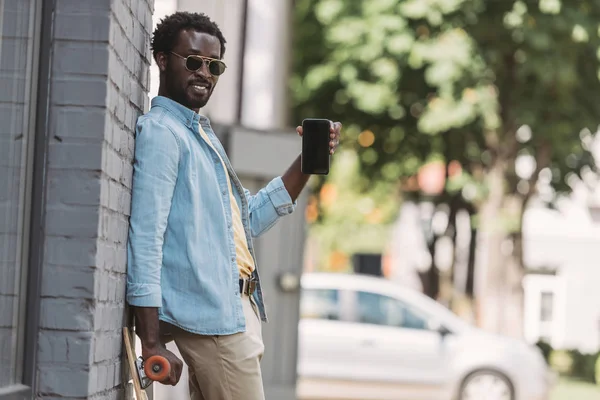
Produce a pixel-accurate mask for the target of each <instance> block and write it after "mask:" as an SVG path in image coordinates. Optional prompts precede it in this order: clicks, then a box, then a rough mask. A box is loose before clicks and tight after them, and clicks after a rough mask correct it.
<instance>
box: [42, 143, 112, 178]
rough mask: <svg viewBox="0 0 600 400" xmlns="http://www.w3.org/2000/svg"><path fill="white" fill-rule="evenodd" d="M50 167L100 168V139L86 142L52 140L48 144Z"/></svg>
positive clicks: (95, 169)
mask: <svg viewBox="0 0 600 400" xmlns="http://www.w3.org/2000/svg"><path fill="white" fill-rule="evenodd" d="M49 149H50V155H49V157H48V164H49V166H50V168H68V169H72V168H77V169H82V170H86V169H87V170H94V171H98V170H100V169H101V168H102V141H100V140H94V141H92V140H89V141H88V142H87V143H69V142H66V141H63V142H53V143H50V145H49Z"/></svg>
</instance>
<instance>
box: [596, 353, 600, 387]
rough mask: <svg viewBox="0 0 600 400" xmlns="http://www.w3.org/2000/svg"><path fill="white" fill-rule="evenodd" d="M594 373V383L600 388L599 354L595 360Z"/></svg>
mask: <svg viewBox="0 0 600 400" xmlns="http://www.w3.org/2000/svg"><path fill="white" fill-rule="evenodd" d="M595 371H596V373H595V378H596V383H597V384H598V385H599V386H600V353H599V354H598V357H597V358H596V369H595Z"/></svg>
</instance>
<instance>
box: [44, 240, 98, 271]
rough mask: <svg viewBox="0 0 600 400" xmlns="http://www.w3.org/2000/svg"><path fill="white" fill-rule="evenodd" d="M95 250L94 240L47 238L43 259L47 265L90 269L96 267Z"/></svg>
mask: <svg viewBox="0 0 600 400" xmlns="http://www.w3.org/2000/svg"><path fill="white" fill-rule="evenodd" d="M97 248H98V244H97V241H96V239H90V238H88V239H85V238H80V237H76V238H64V237H57V236H48V237H47V238H46V246H45V259H46V262H47V263H49V264H54V265H61V266H64V267H68V266H71V267H82V266H84V267H91V266H95V265H96V251H97Z"/></svg>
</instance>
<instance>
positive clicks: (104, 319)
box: [94, 303, 125, 334]
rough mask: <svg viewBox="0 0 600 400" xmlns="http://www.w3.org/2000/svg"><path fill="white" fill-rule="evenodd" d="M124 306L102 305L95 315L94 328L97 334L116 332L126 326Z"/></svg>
mask: <svg viewBox="0 0 600 400" xmlns="http://www.w3.org/2000/svg"><path fill="white" fill-rule="evenodd" d="M124 316H125V310H124V304H119V305H112V304H108V303H104V304H103V303H100V304H98V305H97V307H96V312H95V313H94V327H95V328H96V329H95V331H96V334H98V332H108V331H116V330H118V329H120V328H121V327H122V326H125V324H124V322H125V318H124Z"/></svg>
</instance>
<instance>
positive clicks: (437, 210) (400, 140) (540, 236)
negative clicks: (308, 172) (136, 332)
mask: <svg viewBox="0 0 600 400" xmlns="http://www.w3.org/2000/svg"><path fill="white" fill-rule="evenodd" d="M178 10H181V11H193V12H204V13H207V14H208V15H209V16H210V17H211V18H212V19H214V20H215V21H216V22H217V23H218V24H219V26H220V27H221V29H222V30H223V32H224V34H225V37H226V38H227V41H228V45H227V53H226V56H225V62H226V63H227V65H228V69H227V73H226V74H225V75H223V76H222V77H221V79H220V81H219V86H218V88H217V89H216V91H215V94H214V95H213V98H212V99H211V102H210V103H209V104H208V105H207V107H206V108H205V109H203V110H202V111H201V112H202V113H203V114H206V115H207V116H208V117H209V118H211V120H212V122H213V125H214V128H215V131H216V133H217V134H218V136H219V138H220V139H221V140H222V142H223V143H224V147H225V148H226V150H227V152H228V154H229V156H230V158H231V159H232V163H233V165H234V168H235V169H236V170H237V171H238V174H239V176H240V178H241V180H242V182H243V184H244V186H245V187H247V188H248V189H250V190H251V191H253V192H254V191H256V190H258V189H259V188H261V187H262V186H263V185H264V184H265V183H266V182H268V180H270V178H271V177H272V176H275V175H278V174H281V173H283V172H284V171H285V168H287V166H288V165H289V163H290V162H291V161H292V160H293V159H294V158H295V157H296V156H297V154H298V153H299V151H300V149H301V145H300V144H301V142H300V139H299V138H298V137H297V135H296V133H295V132H294V128H295V127H296V126H297V125H299V124H301V122H302V120H303V119H304V118H327V119H331V120H334V121H341V122H342V123H343V125H344V129H343V132H342V138H341V144H340V148H339V149H338V151H337V153H336V154H335V156H334V157H333V158H332V168H331V172H330V174H329V175H327V176H324V177H317V176H315V177H313V178H311V180H310V181H309V188H308V190H307V191H305V192H304V193H303V195H302V197H301V198H300V199H299V203H298V208H297V211H296V213H295V214H294V215H293V216H291V217H289V218H286V219H284V220H283V221H282V222H281V223H280V224H278V225H277V226H275V227H274V228H273V229H272V230H271V231H269V232H268V233H267V234H266V235H265V236H264V237H262V238H260V239H259V240H257V241H256V248H257V256H258V260H259V262H260V268H261V277H262V279H263V281H264V284H263V286H264V287H265V291H266V301H267V303H268V304H267V310H268V313H269V315H270V323H269V324H265V325H264V326H263V329H264V340H265V344H266V348H267V351H266V353H265V357H264V359H263V365H262V368H263V378H264V382H265V390H266V394H267V399H275V400H285V399H305V400H308V399H313V400H317V399H322V400H323V399H335V400H342V399H356V400H367V399H373V400H383V399H389V400H418V399H428V400H565V399H577V400H594V399H600V264H599V260H600V185H599V183H600V175H599V174H598V172H599V171H598V167H597V162H598V160H600V137H599V136H598V130H599V126H600V101H598V96H599V95H600V22H599V21H600V3H598V2H597V1H596V0H568V1H567V0H287V1H282V0H204V1H196V0H155V1H147V0H131V1H123V0H113V1H92V0H82V1H78V2H76V1H69V0H57V1H55V0H51V1H50V0H49V1H47V2H41V1H34V0H27V1H17V0H4V1H3V0H0V32H1V34H2V36H0V84H2V85H4V86H0V89H1V91H0V111H2V112H3V114H0V115H1V116H2V124H1V125H2V126H3V128H2V130H0V143H1V147H0V155H2V158H1V159H0V182H3V183H2V187H5V188H7V190H4V191H2V189H0V207H1V208H0V217H1V218H0V266H1V267H2V269H0V316H1V317H2V319H1V320H0V335H2V336H0V337H1V338H2V343H0V358H1V359H2V361H3V362H2V365H0V370H2V368H4V370H2V371H3V373H2V374H1V376H0V399H4V398H14V397H9V396H11V393H13V392H11V391H10V390H15V391H16V390H17V389H18V390H22V388H21V386H19V385H20V384H21V383H23V384H24V385H26V386H27V385H29V386H31V387H33V388H36V387H37V389H36V390H37V393H38V394H39V396H38V397H39V398H43V397H44V396H52V397H53V398H87V397H88V396H93V395H96V396H99V395H102V393H104V394H106V393H116V394H115V397H114V398H131V394H130V392H131V388H130V386H128V385H127V384H126V383H127V382H128V380H129V377H128V375H127V373H126V372H124V371H126V368H122V366H121V365H124V362H123V354H122V353H121V352H120V349H121V345H122V340H121V337H120V331H119V330H120V328H121V326H123V325H126V324H128V323H130V322H131V320H130V319H128V318H129V317H128V314H127V310H126V307H125V305H124V301H123V299H124V271H125V257H124V255H125V246H124V243H125V237H124V236H123V234H124V232H126V231H127V230H126V229H127V215H128V210H127V209H128V207H129V202H130V196H129V193H130V182H129V179H130V177H131V160H132V156H133V153H132V151H133V145H134V137H133V134H132V126H133V121H135V118H136V117H137V116H138V115H139V114H140V113H142V112H144V111H147V109H148V106H149V100H150V99H151V98H152V97H154V96H156V94H157V91H158V70H157V67H156V65H155V64H154V61H153V60H151V56H150V52H149V47H148V43H149V36H150V33H151V32H152V30H153V28H155V27H156V25H157V23H159V22H160V20H161V18H163V17H164V16H166V15H168V14H171V13H173V12H175V11H178ZM75 21H77V23H75ZM144 41H145V42H144ZM122 43H125V44H122ZM144 43H145V44H144ZM90 46H91V47H90ZM44 49H45V50H44ZM90 49H91V50H90ZM53 54H56V55H57V56H56V57H55V58H53V57H54V56H53ZM129 54H134V56H130V55H129ZM82 60H92V61H93V63H92V64H93V65H94V68H92V69H90V67H89V65H87V63H85V62H83V63H82ZM148 68H149V70H148ZM115 71H116V72H115ZM148 71H149V72H148ZM44 79H46V80H44ZM129 81H131V83H129ZM38 86H39V87H38ZM4 88H6V90H4ZM94 93H100V95H98V96H96V95H94ZM146 94H148V95H147V96H146ZM28 110H29V111H28ZM119 110H123V111H122V112H121V111H119ZM46 113H48V114H46ZM121 114H122V115H121ZM40 121H41V122H40ZM7 127H8V128H7ZM93 127H98V132H96V131H94V130H93ZM5 128H6V129H5ZM46 132H50V133H48V134H47V133H46ZM82 132H84V133H83V134H82ZM13 136H14V137H13ZM48 160H49V161H48ZM96 161H97V162H96ZM46 163H47V164H46ZM46 165H48V166H49V169H48V170H46V169H45V166H46ZM47 174H49V175H47ZM44 182H46V183H44ZM45 193H49V195H48V200H47V201H48V204H49V205H50V206H49V207H47V206H46V203H45V201H46V200H45V197H44V194H45ZM128 196H129V197H128ZM46 209H48V210H49V212H48V215H49V216H48V217H46V211H45V210H46ZM44 221H45V222H44ZM39 226H42V227H44V229H39ZM36 235H37V236H36ZM124 235H125V236H126V233H125V234H124ZM44 243H49V244H48V245H45V244H44ZM40 305H41V306H40ZM40 307H41V310H42V311H40ZM65 310H68V311H69V312H68V313H65ZM66 314H69V315H68V316H66ZM138 345H139V343H138ZM170 348H171V349H172V350H173V351H176V349H175V348H174V347H170ZM28 349H29V350H28ZM75 373H76V374H77V375H73V374H75ZM73 376H77V377H79V378H78V379H77V381H78V382H84V384H81V387H79V386H77V385H76V388H75V389H74V388H73ZM3 379H4V380H3ZM11 388H12V389H11ZM15 388H17V389H15ZM9 389H10V390H9ZM148 393H149V395H150V397H152V398H154V399H172V398H177V399H186V398H189V397H188V395H187V382H186V374H185V373H184V376H183V379H182V381H181V382H180V384H179V385H178V386H176V387H174V388H171V387H165V386H161V385H153V387H152V388H151V389H149V390H148ZM3 396H4V397H3ZM23 398H25V397H23Z"/></svg>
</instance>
